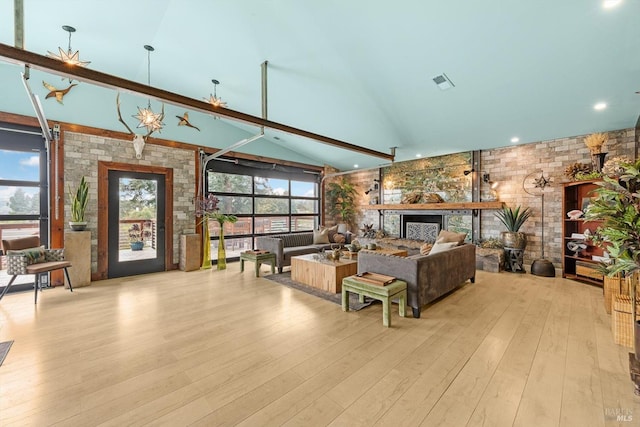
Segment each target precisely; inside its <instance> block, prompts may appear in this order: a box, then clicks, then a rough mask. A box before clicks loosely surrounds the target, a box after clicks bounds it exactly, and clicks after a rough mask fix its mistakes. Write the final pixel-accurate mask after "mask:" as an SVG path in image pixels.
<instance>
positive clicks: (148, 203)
mask: <svg viewBox="0 0 640 427" xmlns="http://www.w3.org/2000/svg"><path fill="white" fill-rule="evenodd" d="M164 186H165V182H164V175H159V174H151V173H142V172H125V171H110V172H109V277H122V276H130V275H134V274H142V273H151V272H155V271H164V269H165V265H164V255H165V254H164V240H165V234H164V231H165V224H164V210H165V205H164V202H165V200H164Z"/></svg>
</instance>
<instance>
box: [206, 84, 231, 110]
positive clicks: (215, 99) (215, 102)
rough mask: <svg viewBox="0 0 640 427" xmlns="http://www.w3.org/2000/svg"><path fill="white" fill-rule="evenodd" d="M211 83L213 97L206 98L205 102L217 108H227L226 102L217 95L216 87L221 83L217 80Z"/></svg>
mask: <svg viewBox="0 0 640 427" xmlns="http://www.w3.org/2000/svg"><path fill="white" fill-rule="evenodd" d="M211 83H213V95H211V94H209V98H205V100H206V101H207V102H208V103H209V104H211V105H213V106H214V107H216V108H218V107H223V108H224V107H226V106H227V103H226V102H224V101H223V100H222V98H218V95H217V94H216V87H217V86H218V85H219V84H220V82H219V81H218V80H216V79H212V80H211Z"/></svg>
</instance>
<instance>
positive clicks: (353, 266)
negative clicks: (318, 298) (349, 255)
mask: <svg viewBox="0 0 640 427" xmlns="http://www.w3.org/2000/svg"><path fill="white" fill-rule="evenodd" d="M319 256H320V255H319V254H308V255H299V256H294V257H291V280H294V281H296V282H300V283H303V284H305V285H307V286H311V287H312V288H316V289H321V290H323V291H326V292H333V293H340V292H342V279H344V278H345V277H349V276H353V275H354V274H356V273H357V272H358V261H356V260H350V259H345V258H341V259H340V261H328V260H318V259H317V258H318V257H319Z"/></svg>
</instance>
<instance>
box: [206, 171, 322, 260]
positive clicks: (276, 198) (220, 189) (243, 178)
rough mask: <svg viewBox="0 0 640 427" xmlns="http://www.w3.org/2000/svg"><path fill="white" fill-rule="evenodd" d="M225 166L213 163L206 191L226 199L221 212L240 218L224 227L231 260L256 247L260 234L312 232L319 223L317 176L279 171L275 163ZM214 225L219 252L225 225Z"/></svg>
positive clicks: (212, 228) (212, 229)
mask: <svg viewBox="0 0 640 427" xmlns="http://www.w3.org/2000/svg"><path fill="white" fill-rule="evenodd" d="M221 163H223V162H216V161H213V162H210V163H209V164H208V165H207V166H208V169H209V170H208V171H207V179H206V182H207V189H206V190H207V192H209V193H213V194H214V195H215V196H216V197H217V198H218V199H219V200H220V202H219V204H218V206H219V208H220V211H221V212H223V213H226V214H233V215H236V216H237V217H238V221H237V222H236V223H234V224H225V226H224V231H225V247H226V249H227V255H228V256H229V258H230V259H233V258H235V257H239V256H240V252H242V251H244V250H249V249H253V248H254V242H255V240H254V238H255V237H256V236H262V235H269V234H282V233H290V232H303V231H311V230H313V229H314V228H315V227H317V225H318V224H319V222H320V198H319V195H318V191H319V190H318V188H319V186H318V182H317V175H315V174H308V173H304V172H303V171H302V170H299V169H295V168H289V170H286V171H281V170H276V168H275V167H274V165H273V164H264V163H258V162H252V163H251V165H243V164H235V163H224V164H221ZM280 168H284V167H280V166H279V167H278V169H280ZM209 226H210V231H211V240H212V250H213V251H215V250H216V249H217V244H218V243H217V240H218V231H219V230H218V229H219V225H218V224H217V223H215V221H214V222H213V223H212V222H210V223H209ZM212 253H215V252H212ZM213 258H214V262H215V257H213Z"/></svg>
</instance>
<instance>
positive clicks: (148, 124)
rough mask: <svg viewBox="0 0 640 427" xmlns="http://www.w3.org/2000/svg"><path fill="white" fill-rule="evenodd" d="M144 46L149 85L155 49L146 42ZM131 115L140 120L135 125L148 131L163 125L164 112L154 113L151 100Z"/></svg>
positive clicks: (148, 83) (160, 127)
mask: <svg viewBox="0 0 640 427" xmlns="http://www.w3.org/2000/svg"><path fill="white" fill-rule="evenodd" d="M144 48H145V49H146V51H147V85H149V86H151V52H153V51H154V50H155V49H154V48H153V46H149V45H148V44H146V45H144ZM133 117H134V118H136V119H138V120H139V121H140V123H138V126H137V127H139V128H147V131H148V132H155V131H160V129H162V128H163V126H164V123H162V120H163V119H164V113H159V114H156V113H154V112H153V110H152V109H151V100H149V102H148V103H147V108H140V107H138V114H136V115H134V116H133Z"/></svg>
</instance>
